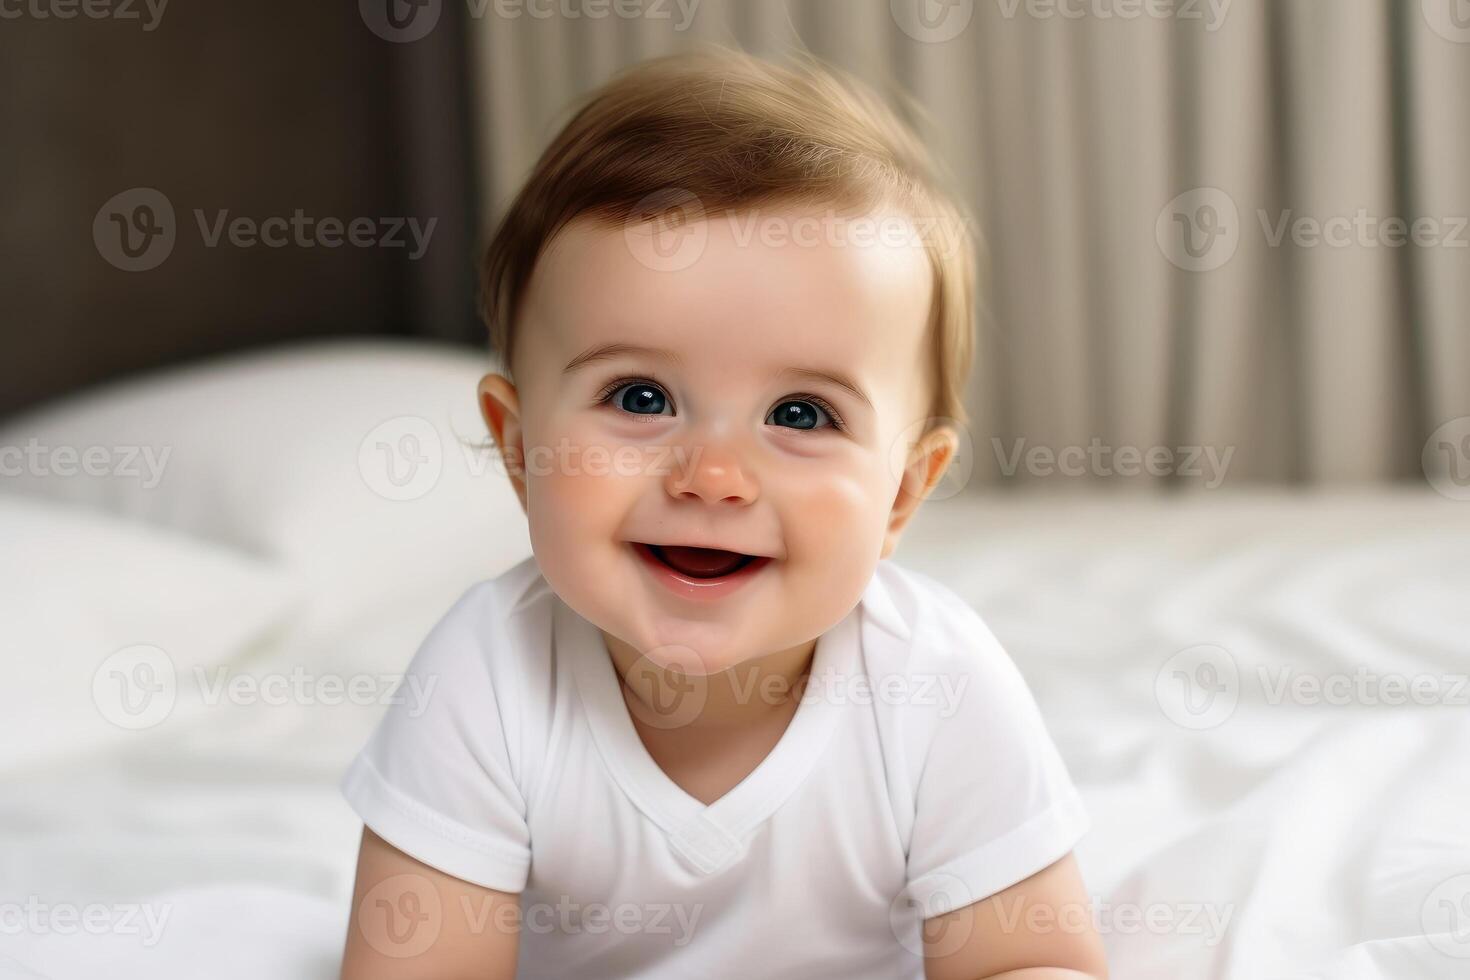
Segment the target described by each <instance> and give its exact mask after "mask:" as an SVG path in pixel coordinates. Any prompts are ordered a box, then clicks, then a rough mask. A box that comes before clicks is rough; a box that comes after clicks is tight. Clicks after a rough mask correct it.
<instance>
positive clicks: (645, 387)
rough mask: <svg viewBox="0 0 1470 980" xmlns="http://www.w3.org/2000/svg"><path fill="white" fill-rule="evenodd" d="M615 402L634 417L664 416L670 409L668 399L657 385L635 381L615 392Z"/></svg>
mask: <svg viewBox="0 0 1470 980" xmlns="http://www.w3.org/2000/svg"><path fill="white" fill-rule="evenodd" d="M612 400H613V402H614V403H616V404H617V406H618V407H619V408H621V409H622V410H623V411H625V412H630V413H632V414H633V415H662V414H664V409H666V408H668V407H669V399H668V397H667V396H666V395H665V394H664V393H663V392H662V391H660V390H659V388H658V386H657V385H651V384H649V383H648V382H646V381H635V382H633V383H631V384H626V385H623V387H621V388H619V389H618V390H617V391H615V392H613V398H612Z"/></svg>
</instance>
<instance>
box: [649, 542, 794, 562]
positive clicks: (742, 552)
mask: <svg viewBox="0 0 1470 980" xmlns="http://www.w3.org/2000/svg"><path fill="white" fill-rule="evenodd" d="M632 543H633V544H651V545H656V546H657V547H660V548H671V547H672V548H710V549H712V550H715V551H730V552H734V553H735V554H737V555H751V556H753V557H755V558H775V557H776V556H775V554H773V553H772V552H769V551H749V550H747V549H745V548H743V547H742V548H734V547H730V546H728V545H723V544H717V543H714V542H709V541H692V540H689V539H687V538H686V539H683V540H680V541H650V540H637V541H633V542H632Z"/></svg>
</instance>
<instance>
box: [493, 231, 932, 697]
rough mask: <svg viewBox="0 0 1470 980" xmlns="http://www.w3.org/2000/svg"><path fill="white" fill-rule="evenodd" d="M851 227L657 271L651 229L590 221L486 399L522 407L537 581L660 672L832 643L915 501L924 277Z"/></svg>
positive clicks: (901, 251) (924, 269) (725, 664)
mask: <svg viewBox="0 0 1470 980" xmlns="http://www.w3.org/2000/svg"><path fill="white" fill-rule="evenodd" d="M803 214H805V215H820V216H822V217H821V221H825V222H826V223H827V226H826V228H824V227H823V226H822V225H821V224H820V223H819V224H818V225H817V226H816V230H815V231H812V230H811V228H810V226H808V227H807V230H806V231H804V230H803V226H802V225H800V224H799V223H795V222H796V219H797V218H798V217H800V216H802V215H803ZM753 217H754V218H755V220H757V221H758V222H767V221H768V222H772V224H771V225H769V226H766V227H769V228H776V229H777V231H778V232H784V235H781V234H774V235H773V234H765V233H762V232H760V230H759V229H760V228H761V227H762V225H760V224H759V223H757V224H751V222H752V220H753ZM834 220H835V219H833V218H831V215H830V212H827V211H818V210H812V211H795V210H791V209H780V210H764V211H762V212H761V213H760V214H759V215H758V216H752V215H751V214H749V213H746V214H736V215H728V216H718V217H714V218H710V219H708V220H707V221H704V222H701V223H700V224H699V225H696V226H692V227H691V228H689V229H687V230H686V231H685V233H684V235H685V237H684V238H683V239H682V241H684V242H685V243H686V244H687V243H689V242H691V241H692V242H695V243H697V242H698V241H699V240H700V237H701V236H703V240H704V244H703V248H702V250H701V251H699V252H698V256H697V258H695V259H694V260H693V261H689V256H688V253H677V254H678V255H680V256H681V257H680V258H676V259H674V260H673V261H670V262H663V261H661V259H660V258H659V254H658V253H657V252H655V251H653V250H652V249H651V247H650V246H651V245H652V244H654V243H653V242H651V241H650V240H649V237H648V236H650V235H652V234H654V232H653V229H652V228H651V227H650V226H641V227H635V228H632V229H625V228H624V227H623V226H621V225H610V224H606V223H601V222H596V221H593V220H590V219H585V218H583V219H578V220H576V221H574V222H573V223H572V224H571V225H569V226H568V227H567V228H565V229H564V230H563V231H562V232H561V233H560V234H559V235H558V236H557V237H556V238H555V239H554V240H553V241H552V243H551V245H550V248H549V249H548V251H547V252H546V253H545V254H543V256H542V257H541V259H540V260H539V262H538V263H537V266H536V270H535V273H534V275H533V277H532V281H531V283H530V286H529V289H528V292H527V294H526V299H525V304H524V308H523V314H522V319H521V321H520V324H519V327H518V330H517V349H516V354H515V363H514V365H513V369H514V375H515V377H516V385H515V389H514V391H513V393H511V394H509V395H508V396H507V395H505V394H504V393H506V392H510V389H509V386H508V385H506V384H505V383H504V381H503V379H498V378H497V377H496V376H492V377H491V378H487V379H486V383H485V384H483V385H482V398H484V396H485V395H486V394H490V395H491V400H494V398H495V392H496V391H500V392H502V395H501V396H500V397H502V398H504V399H505V401H506V402H508V403H509V412H508V413H507V414H508V416H509V421H508V422H507V425H506V428H505V430H504V432H503V433H502V434H501V435H500V436H499V438H500V439H501V442H502V445H503V446H505V447H506V448H507V449H514V448H516V447H517V446H519V447H520V448H521V449H522V450H523V452H524V454H525V455H524V457H523V459H524V466H525V472H524V476H523V479H524V483H523V485H520V486H518V489H519V490H521V492H522V499H523V501H524V503H525V505H526V512H527V516H528V519H529V522H530V534H531V542H532V546H533V547H534V549H535V554H536V561H537V564H538V565H539V567H540V569H541V571H542V574H543V575H544V576H545V577H546V579H547V581H548V582H549V583H550V585H551V587H552V588H553V589H554V590H555V591H556V592H557V594H558V595H560V596H561V597H562V599H563V600H564V601H566V602H567V603H568V604H569V605H570V606H571V607H572V608H573V609H575V610H576V611H577V612H578V613H580V614H581V615H582V616H583V617H585V618H586V619H588V620H589V621H591V622H592V623H593V624H595V625H596V626H598V627H599V628H601V629H602V630H604V631H605V632H607V633H609V634H611V635H612V636H614V637H617V638H619V639H621V640H623V641H625V642H626V643H628V644H630V645H631V646H632V647H634V648H635V649H636V650H638V651H640V652H641V653H643V654H644V655H645V656H647V657H648V658H649V659H650V660H651V661H653V662H654V663H655V664H657V665H659V666H661V667H665V668H671V667H677V668H678V669H682V670H684V671H686V672H689V673H698V674H704V673H713V672H717V671H720V670H724V669H726V668H729V667H731V666H734V665H735V664H737V663H740V662H742V661H745V660H749V659H752V658H755V657H761V656H765V655H767V654H771V653H775V652H778V651H782V650H787V649H790V648H792V647H795V646H797V645H799V644H803V643H806V642H808V641H810V640H812V639H814V638H816V637H817V636H819V635H820V634H822V633H823V632H825V631H826V630H828V629H829V628H830V627H832V626H833V625H835V624H836V623H837V622H838V621H839V620H841V619H842V618H843V616H845V615H846V614H847V613H848V612H849V611H850V610H851V609H852V608H853V606H854V605H855V604H856V603H857V601H858V599H859V598H860V597H861V594H862V590H863V588H864V586H865V585H866V584H867V582H868V580H869V578H870V577H871V576H872V574H873V571H874V568H875V566H876V564H877V562H878V561H879V560H880V558H882V557H884V556H886V555H887V554H888V552H889V551H890V550H891V548H892V546H893V544H894V543H895V542H896V540H897V532H898V530H899V529H900V528H901V527H902V525H903V522H904V521H905V520H906V519H907V516H908V514H909V513H911V510H912V507H913V506H915V505H916V504H917V495H915V494H912V493H909V494H900V477H901V476H902V475H903V471H904V464H905V456H904V451H905V449H906V448H907V447H908V446H909V445H910V444H911V443H912V442H913V440H914V438H915V437H916V435H917V433H918V431H919V430H920V429H922V428H923V426H922V422H923V421H924V419H925V414H926V410H927V408H928V404H929V398H930V394H931V390H930V381H929V378H930V374H929V367H928V365H929V363H930V361H929V358H930V351H929V347H928V341H927V337H926V330H925V326H926V321H927V318H928V312H929V303H930V292H931V279H930V267H929V264H928V261H927V258H926V255H925V253H924V250H923V248H922V247H921V246H920V245H919V244H917V242H916V241H915V242H911V243H895V242H894V241H893V239H892V238H891V237H889V238H886V239H885V238H884V237H883V236H878V237H879V240H878V241H873V240H872V237H873V236H871V235H870V236H869V238H867V239H859V240H860V241H861V242H862V243H861V244H854V243H853V240H854V238H853V234H846V235H845V234H844V233H843V231H842V228H843V227H844V226H843V225H841V224H840V223H838V224H836V225H834ZM868 220H869V221H871V220H872V219H871V218H870V219H868ZM885 220H890V221H896V220H901V219H885ZM848 227H850V226H848ZM869 227H871V226H869ZM664 234H665V235H667V234H669V233H667V232H665V233H664ZM675 244H677V243H675ZM665 258H667V256H665ZM685 263H687V265H686V264H685ZM669 265H673V266H683V267H680V268H668V266H669ZM497 384H498V385H499V386H500V387H498V388H497V387H496V385H497ZM493 411H494V409H493V408H487V415H489V414H491V413H492V412H493ZM493 428H495V425H494V422H492V429H493ZM944 445H945V446H952V444H951V443H948V442H945V443H944ZM948 458H949V453H948V452H947V451H941V452H940V453H939V454H938V462H937V465H938V467H939V469H940V471H942V469H943V465H944V463H945V462H947V460H948ZM937 478H938V474H937V473H935V474H933V479H937ZM928 482H930V483H932V480H930V481H928ZM910 488H912V484H910ZM905 501H907V502H905ZM650 546H651V547H650ZM695 548H703V549H711V550H709V551H696V550H694V549H695ZM715 549H718V550H715Z"/></svg>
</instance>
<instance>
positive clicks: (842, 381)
mask: <svg viewBox="0 0 1470 980" xmlns="http://www.w3.org/2000/svg"><path fill="white" fill-rule="evenodd" d="M776 377H778V378H784V377H794V378H806V379H807V380H809V381H825V382H827V383H829V384H834V385H836V386H837V387H839V388H842V389H844V390H846V391H847V392H848V393H849V394H851V395H852V396H853V397H854V398H856V399H858V400H859V401H861V402H862V403H863V404H864V405H867V406H868V407H869V408H872V407H873V401H872V399H870V398H869V397H868V396H867V394H866V393H865V392H864V391H863V389H862V388H860V387H858V385H857V383H856V382H854V381H852V380H851V379H849V378H848V377H847V376H846V375H843V374H837V373H835V372H832V371H818V370H816V369H814V368H794V367H793V368H784V369H782V370H781V371H780V372H778V373H777V374H776Z"/></svg>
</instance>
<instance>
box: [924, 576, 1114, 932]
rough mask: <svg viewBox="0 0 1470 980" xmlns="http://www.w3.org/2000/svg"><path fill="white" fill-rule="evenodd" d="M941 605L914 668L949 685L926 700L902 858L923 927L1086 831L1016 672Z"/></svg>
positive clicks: (980, 626)
mask: <svg viewBox="0 0 1470 980" xmlns="http://www.w3.org/2000/svg"><path fill="white" fill-rule="evenodd" d="M947 605H950V608H949V609H948V611H947V612H946V613H945V614H944V615H943V616H939V617H936V618H937V619H938V620H939V623H938V625H937V626H936V629H935V630H934V631H932V632H931V633H930V639H929V641H928V643H929V644H930V646H931V651H930V652H929V653H928V655H926V656H924V657H923V659H922V663H923V664H925V665H934V666H935V667H936V672H937V673H939V675H940V676H939V678H938V680H939V681H940V682H941V683H942V682H944V681H945V679H946V678H948V683H949V685H950V686H949V692H948V694H947V696H946V697H944V698H937V699H935V701H936V703H937V704H938V705H940V707H938V708H937V709H934V710H933V712H932V716H931V723H932V732H933V734H932V738H931V740H930V742H929V748H928V752H927V754H926V756H925V759H924V764H923V768H922V770H921V772H920V775H919V779H918V785H917V788H916V790H915V796H914V802H915V813H914V824H913V834H912V838H911V840H910V844H909V856H908V882H909V885H908V894H909V897H910V899H911V900H912V901H913V902H914V903H915V904H916V905H917V907H918V908H919V909H920V910H921V912H922V915H923V917H925V918H931V917H933V916H936V915H943V914H944V913H946V912H950V911H953V910H954V909H957V908H963V907H964V906H966V905H969V904H971V903H973V902H978V901H980V900H981V899H984V898H988V897H990V896H991V895H994V894H996V893H997V892H1000V891H1003V890H1005V889H1006V888H1008V887H1010V886H1011V885H1013V884H1015V883H1016V882H1018V881H1022V880H1024V879H1025V878H1028V877H1030V876H1031V875H1033V874H1035V873H1036V872H1038V871H1041V870H1042V869H1044V868H1046V867H1047V866H1048V865H1051V864H1054V863H1055V862H1056V861H1058V860H1060V859H1061V858H1063V857H1065V856H1066V855H1067V854H1068V852H1070V851H1071V850H1072V848H1073V847H1075V846H1076V844H1077V842H1078V841H1079V840H1080V839H1081V838H1082V837H1083V835H1085V834H1086V833H1087V831H1088V829H1089V827H1090V821H1089V819H1088V816H1087V813H1086V811H1085V810H1084V808H1083V805H1082V800H1081V797H1080V796H1079V794H1078V793H1077V790H1076V788H1075V787H1074V786H1073V784H1072V781H1071V778H1070V776H1069V775H1068V773H1067V769H1066V766H1065V764H1064V763H1063V762H1062V758H1061V755H1060V753H1059V752H1058V751H1057V748H1056V745H1055V743H1054V742H1053V741H1052V739H1051V736H1050V735H1049V734H1048V733H1047V730H1046V726H1045V724H1044V722H1043V721H1042V717H1041V711H1040V709H1039V708H1038V707H1037V705H1036V701H1035V699H1034V698H1033V697H1032V695H1031V692H1030V689H1029V688H1028V687H1027V686H1026V682H1025V680H1024V678H1023V677H1022V676H1021V672H1020V671H1019V670H1018V669H1017V668H1016V665H1015V663H1014V662H1013V661H1012V660H1011V658H1010V657H1009V656H1008V655H1007V654H1006V652H1005V651H1004V650H1003V649H1002V648H1001V646H1000V643H999V642H998V641H997V640H996V639H995V637H994V635H993V634H991V632H990V631H989V630H988V629H987V628H986V627H985V625H984V623H983V622H982V621H981V619H980V617H979V616H978V615H977V614H976V613H975V612H974V610H972V609H970V608H969V607H968V606H965V605H964V604H963V603H962V602H961V601H960V600H958V599H956V600H954V604H952V605H951V604H947ZM955 606H963V608H962V609H959V608H955ZM925 669H927V668H925Z"/></svg>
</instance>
